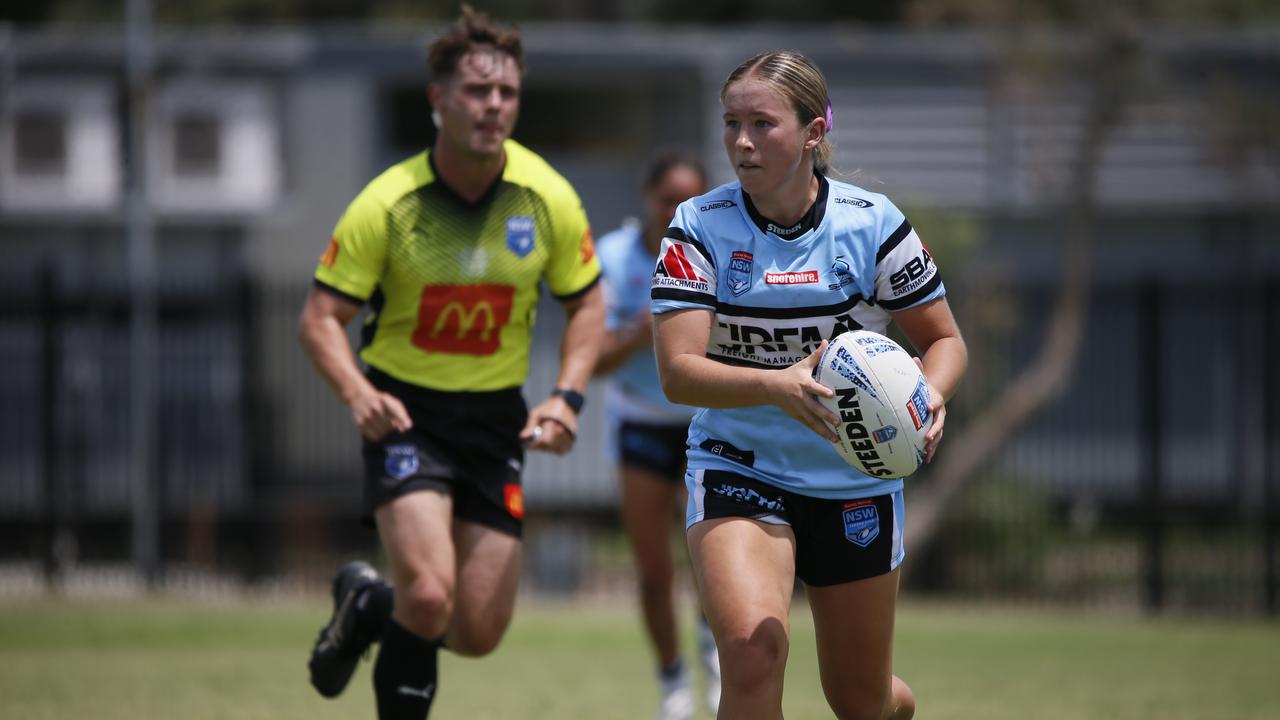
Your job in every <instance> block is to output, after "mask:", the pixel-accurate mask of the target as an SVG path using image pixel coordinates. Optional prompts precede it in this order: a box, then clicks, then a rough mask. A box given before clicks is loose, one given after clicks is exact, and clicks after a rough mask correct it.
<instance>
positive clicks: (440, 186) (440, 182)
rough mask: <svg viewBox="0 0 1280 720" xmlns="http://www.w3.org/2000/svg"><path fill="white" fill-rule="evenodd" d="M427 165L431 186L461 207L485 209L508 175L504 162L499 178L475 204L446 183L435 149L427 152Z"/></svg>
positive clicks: (494, 180)
mask: <svg viewBox="0 0 1280 720" xmlns="http://www.w3.org/2000/svg"><path fill="white" fill-rule="evenodd" d="M508 160H509V159H508ZM427 165H428V166H429V167H430V168H431V177H432V179H433V182H432V183H431V184H432V185H434V186H435V187H436V189H437V190H439V191H440V193H441V194H442V195H444V196H445V197H447V198H449V199H451V200H453V201H454V202H456V203H458V204H460V205H463V206H465V207H472V208H477V207H484V206H485V205H488V204H489V203H490V202H492V201H493V196H494V195H496V194H497V193H498V186H499V185H501V184H502V178H503V177H504V176H505V175H506V174H507V163H506V162H503V163H502V171H501V172H499V173H498V177H496V178H494V179H493V183H492V184H491V185H489V188H488V189H487V190H485V191H484V193H483V194H482V195H481V196H480V197H478V198H476V201H475V202H471V201H470V200H467V199H466V198H464V197H462V196H461V195H459V194H458V193H457V191H456V190H454V189H453V188H451V187H449V183H447V182H445V181H444V177H443V176H442V175H441V174H440V170H439V169H438V168H436V155H435V148H432V149H431V150H428V151H427Z"/></svg>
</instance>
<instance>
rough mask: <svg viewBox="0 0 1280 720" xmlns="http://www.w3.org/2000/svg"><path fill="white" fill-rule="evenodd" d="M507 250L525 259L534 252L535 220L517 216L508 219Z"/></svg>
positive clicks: (526, 216)
mask: <svg viewBox="0 0 1280 720" xmlns="http://www.w3.org/2000/svg"><path fill="white" fill-rule="evenodd" d="M507 249H508V250H510V251H511V252H513V253H515V254H516V257H524V256H525V255H528V254H529V253H530V252H531V251H532V250H533V218H531V217H529V216H528V215H516V216H515V217H509V218H507Z"/></svg>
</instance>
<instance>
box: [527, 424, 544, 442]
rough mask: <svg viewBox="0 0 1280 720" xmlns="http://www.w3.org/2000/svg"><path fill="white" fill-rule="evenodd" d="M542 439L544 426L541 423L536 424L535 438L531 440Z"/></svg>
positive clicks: (534, 428)
mask: <svg viewBox="0 0 1280 720" xmlns="http://www.w3.org/2000/svg"><path fill="white" fill-rule="evenodd" d="M541 439H542V426H541V425H534V426H533V439H532V440H530V442H538V441H539V440H541Z"/></svg>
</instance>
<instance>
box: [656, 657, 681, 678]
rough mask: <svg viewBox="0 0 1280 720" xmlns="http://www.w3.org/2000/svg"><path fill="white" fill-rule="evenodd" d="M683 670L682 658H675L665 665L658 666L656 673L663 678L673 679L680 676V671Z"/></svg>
mask: <svg viewBox="0 0 1280 720" xmlns="http://www.w3.org/2000/svg"><path fill="white" fill-rule="evenodd" d="M683 672H684V660H682V659H680V658H676V659H675V662H673V663H671V664H670V665H666V666H659V667H658V675H659V676H660V677H661V678H662V679H663V680H675V679H676V678H678V677H680V673H683Z"/></svg>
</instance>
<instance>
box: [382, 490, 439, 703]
mask: <svg viewBox="0 0 1280 720" xmlns="http://www.w3.org/2000/svg"><path fill="white" fill-rule="evenodd" d="M376 516H377V520H378V535H379V536H380V538H381V539H382V546H383V548H384V549H385V550H386V553H387V559H388V564H389V566H390V569H391V578H392V584H393V586H394V588H395V593H394V605H393V609H392V612H391V621H390V622H388V623H387V626H386V628H385V629H384V630H383V634H382V647H381V648H380V649H379V651H378V659H377V661H376V662H375V663H374V668H373V688H374V695H375V696H376V698H377V702H378V717H379V718H380V719H381V720H421V719H422V718H425V717H426V716H427V713H428V712H429V711H430V709H431V702H432V701H433V700H434V699H435V695H436V682H437V672H436V662H437V657H438V654H439V648H440V641H441V639H442V638H443V636H444V634H445V631H446V630H447V629H448V627H449V621H450V615H451V612H452V609H453V597H454V586H455V572H454V548H453V541H452V538H451V532H450V529H451V527H452V524H453V518H452V516H453V499H452V498H451V497H450V496H449V495H447V494H445V493H442V492H438V491H435V490H423V491H419V492H412V493H409V494H407V495H401V496H400V497H397V498H396V499H394V500H392V501H391V502H389V503H387V504H386V505H383V506H381V507H379V508H378V509H377V511H376Z"/></svg>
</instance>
